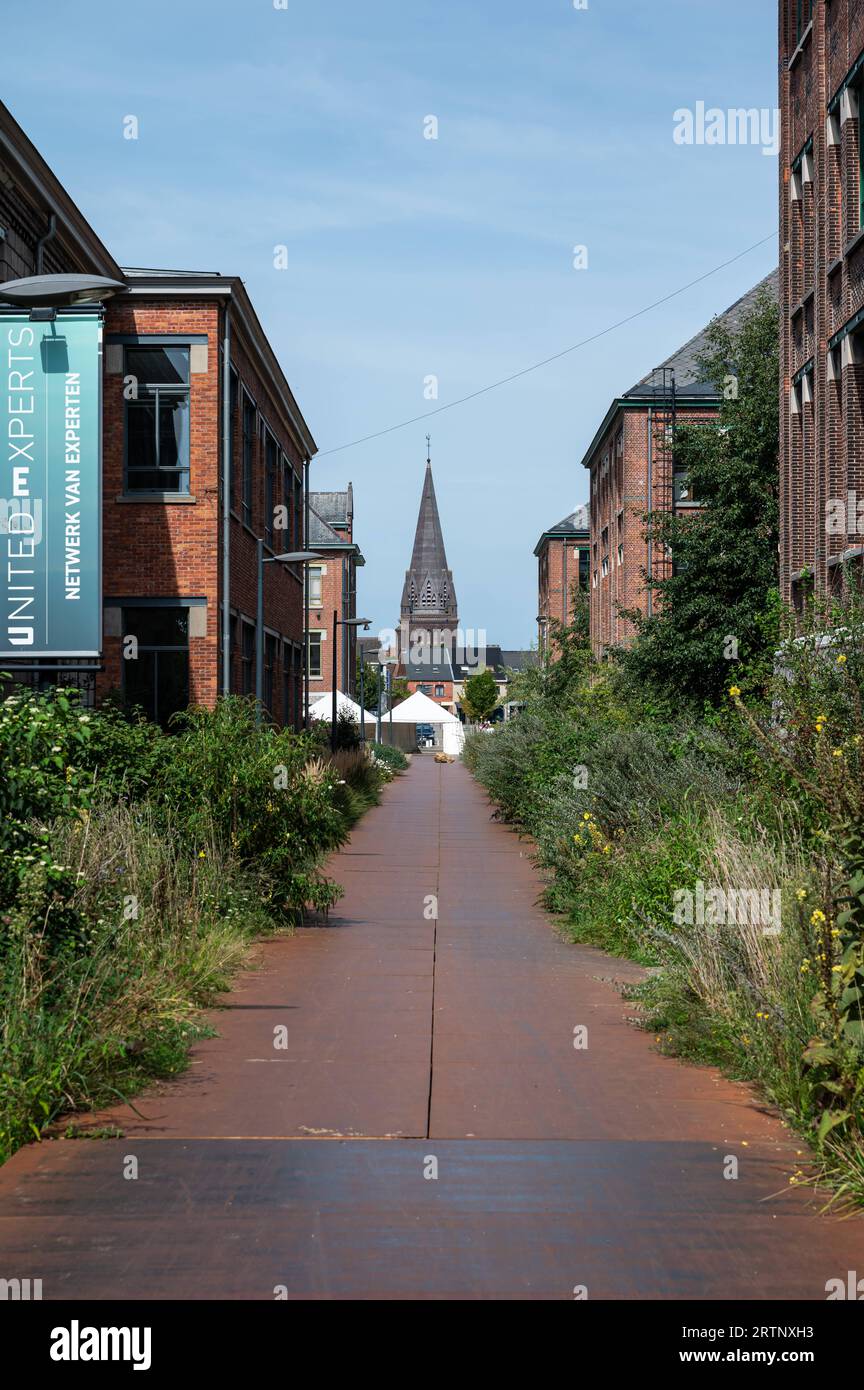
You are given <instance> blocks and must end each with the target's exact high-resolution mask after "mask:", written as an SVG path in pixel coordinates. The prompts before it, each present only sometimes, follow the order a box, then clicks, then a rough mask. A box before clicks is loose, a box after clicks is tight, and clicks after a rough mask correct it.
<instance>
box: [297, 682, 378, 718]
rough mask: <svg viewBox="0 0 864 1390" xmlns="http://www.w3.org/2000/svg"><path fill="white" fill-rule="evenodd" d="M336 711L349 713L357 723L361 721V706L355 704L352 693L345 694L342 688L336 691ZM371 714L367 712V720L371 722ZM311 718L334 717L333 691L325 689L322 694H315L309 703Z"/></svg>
mask: <svg viewBox="0 0 864 1390" xmlns="http://www.w3.org/2000/svg"><path fill="white" fill-rule="evenodd" d="M336 711H337V714H347V715H348V717H349V719H353V720H354V722H355V723H356V724H359V723H360V706H359V705H358V704H355V702H354V701H353V700H352V699H351V697H350V695H343V693H342V691H341V690H337V691H336ZM370 717H371V716H370V715H369V714H368V712H367V715H366V722H367V723H368V722H369V719H370ZM309 718H310V719H324V720H328V721H329V720H330V719H332V718H333V692H332V690H327V691H324V692H323V693H322V694H320V695H317V694H316V695H314V696H312V697H311V699H310V703H309Z"/></svg>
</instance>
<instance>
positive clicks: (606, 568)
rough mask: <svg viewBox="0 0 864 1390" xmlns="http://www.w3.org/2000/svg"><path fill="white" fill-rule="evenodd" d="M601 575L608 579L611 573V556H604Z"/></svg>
mask: <svg viewBox="0 0 864 1390" xmlns="http://www.w3.org/2000/svg"><path fill="white" fill-rule="evenodd" d="M600 573H601V574H602V576H603V578H604V579H605V578H606V575H607V574H608V573H609V556H608V555H604V556H603V559H602V560H601V561H600Z"/></svg>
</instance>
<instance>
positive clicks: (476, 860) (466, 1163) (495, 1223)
mask: <svg viewBox="0 0 864 1390" xmlns="http://www.w3.org/2000/svg"><path fill="white" fill-rule="evenodd" d="M331 867H332V871H333V872H334V873H335V875H336V877H337V878H338V879H339V880H340V881H341V883H342V884H343V886H344V888H345V897H344V899H343V900H342V902H341V903H340V904H339V906H338V909H337V911H336V913H335V914H334V916H332V917H331V920H330V922H329V924H328V925H327V926H326V927H309V928H306V929H303V930H301V931H298V932H297V934H296V935H295V936H294V937H292V938H290V939H284V940H277V941H270V942H265V943H264V944H263V945H262V946H261V947H260V951H259V965H260V969H258V970H257V971H253V972H249V973H247V974H244V976H243V977H242V978H241V979H240V980H239V981H238V983H237V986H236V988H235V989H234V991H233V992H232V993H231V994H230V995H229V996H227V998H226V1007H225V1008H224V1009H220V1010H218V1011H215V1012H214V1024H215V1026H216V1028H217V1029H218V1036H217V1037H214V1038H212V1039H209V1040H207V1041H205V1042H202V1043H200V1044H199V1045H197V1046H196V1048H195V1050H194V1054H193V1061H192V1066H191V1068H190V1070H189V1071H188V1073H187V1074H186V1075H185V1076H184V1077H182V1078H181V1079H179V1080H178V1081H177V1082H176V1083H172V1084H171V1085H170V1086H169V1087H167V1088H164V1089H160V1090H158V1091H152V1092H150V1093H149V1094H147V1095H145V1096H144V1097H142V1098H141V1099H140V1100H139V1101H137V1102H136V1108H137V1111H139V1112H140V1114H138V1113H135V1112H134V1111H133V1110H131V1109H130V1108H129V1107H128V1106H122V1107H118V1108H117V1109H115V1110H114V1111H112V1112H111V1113H110V1115H108V1116H107V1117H106V1116H101V1117H100V1119H99V1123H100V1125H103V1126H104V1125H105V1124H114V1125H119V1126H121V1127H122V1130H123V1137H122V1138H120V1139H99V1140H94V1141H92V1142H87V1141H84V1140H58V1141H54V1142H44V1143H42V1144H41V1145H33V1146H31V1147H30V1148H28V1149H25V1150H22V1151H21V1152H19V1153H18V1154H17V1155H16V1156H15V1157H14V1158H13V1159H11V1161H10V1162H9V1163H8V1164H7V1165H6V1166H5V1167H4V1168H3V1169H0V1263H2V1268H0V1273H2V1274H3V1275H4V1276H5V1277H10V1276H12V1275H14V1276H15V1277H18V1278H22V1279H23V1278H27V1277H29V1278H39V1279H41V1280H42V1287H43V1297H44V1298H46V1299H50V1298H67V1297H73V1298H74V1297H78V1298H97V1299H100V1298H101V1299H132V1298H143V1299H148V1298H197V1299H201V1298H204V1299H206V1298H219V1297H221V1298H249V1299H273V1298H274V1297H280V1296H282V1297H286V1296H287V1297H288V1298H298V1299H302V1298H307V1299H328V1298H379V1299H380V1298H384V1299H401V1298H432V1299H435V1298H454V1299H456V1298H458V1299H461V1298H481V1299H499V1298H500V1299H511V1298H512V1299H524V1298H544V1299H573V1298H574V1296H580V1294H581V1291H583V1290H584V1291H585V1293H587V1297H588V1298H589V1299H594V1298H623V1299H679V1298H699V1299H713V1298H741V1299H754V1300H759V1299H769V1298H789V1299H792V1298H805V1299H815V1300H818V1299H824V1298H825V1296H826V1293H825V1285H826V1282H827V1281H828V1280H829V1279H833V1278H841V1279H844V1280H845V1278H846V1275H847V1271H849V1270H856V1269H859V1268H860V1267H861V1262H862V1258H864V1222H862V1221H861V1220H859V1219H854V1220H850V1221H846V1222H841V1221H838V1220H836V1219H834V1218H830V1217H825V1216H819V1215H818V1214H817V1213H816V1212H815V1210H814V1208H813V1207H812V1206H811V1205H810V1204H809V1203H808V1198H807V1194H806V1193H805V1192H804V1191H802V1190H800V1189H798V1188H796V1187H794V1186H790V1185H789V1181H788V1179H789V1174H790V1173H791V1172H792V1171H793V1169H794V1168H795V1166H796V1149H800V1147H801V1146H800V1145H796V1143H795V1141H794V1138H790V1136H789V1134H788V1133H787V1132H786V1131H785V1130H784V1128H783V1127H782V1126H781V1124H780V1123H779V1121H778V1120H777V1119H776V1118H774V1117H773V1116H771V1115H769V1114H768V1113H766V1112H765V1111H764V1110H763V1109H761V1108H760V1107H759V1106H758V1105H757V1103H756V1102H755V1101H754V1099H753V1097H752V1096H751V1094H750V1093H749V1092H748V1090H747V1089H746V1088H744V1087H742V1086H738V1085H735V1084H733V1083H731V1082H728V1081H725V1080H723V1079H722V1078H721V1077H719V1076H718V1075H717V1074H716V1073H714V1072H712V1071H708V1070H704V1069H700V1068H694V1067H690V1066H686V1065H683V1064H681V1063H679V1062H677V1061H674V1060H671V1059H668V1058H664V1057H662V1056H661V1055H660V1054H659V1053H658V1052H657V1051H656V1049H655V1047H654V1044H653V1039H652V1038H651V1037H648V1036H646V1035H645V1034H644V1033H641V1032H640V1031H638V1030H637V1029H635V1028H632V1027H630V1026H628V1025H627V1023H626V1021H625V1014H626V1012H627V1005H626V1004H625V1003H624V1002H623V1001H622V999H621V996H620V993H619V992H618V991H617V990H616V989H615V988H614V987H613V985H612V983H611V977H614V978H615V979H622V978H626V977H627V976H628V975H632V973H633V971H632V967H630V966H628V965H626V964H623V963H621V962H617V961H612V960H610V959H609V958H608V957H605V956H603V955H601V954H600V953H599V952H596V951H593V950H589V949H583V948H580V947H574V946H568V945H565V944H564V943H563V942H561V941H560V940H559V939H558V938H557V936H556V934H555V932H554V930H553V928H552V926H551V924H550V922H549V919H548V918H547V917H546V916H545V915H544V914H543V912H542V911H541V910H540V909H539V908H538V907H537V906H536V899H537V894H538V888H539V882H538V878H537V874H536V872H535V870H534V869H533V867H532V865H531V863H530V860H529V859H528V857H527V850H526V849H525V848H524V846H522V845H521V843H520V841H519V840H518V839H517V837H516V836H515V835H513V834H512V833H511V832H510V831H508V830H507V829H505V828H504V827H502V826H500V825H498V824H496V823H495V822H494V821H492V820H491V819H490V808H489V805H488V803H487V801H486V799H485V797H484V795H483V793H482V792H481V791H480V789H479V788H478V787H477V786H476V784H475V783H474V782H473V781H472V779H471V777H470V776H469V774H468V773H467V771H466V770H465V769H464V768H463V767H462V766H461V765H459V764H455V765H451V766H446V765H444V766H442V765H438V764H435V763H434V762H433V761H432V760H431V758H418V759H416V760H415V763H414V766H413V767H412V768H411V770H410V772H408V773H407V774H406V775H405V776H404V777H402V778H400V779H397V781H396V782H394V783H393V784H392V785H391V786H390V787H389V788H388V789H387V791H386V792H385V795H384V800H383V802H382V804H381V806H380V807H378V808H376V809H375V810H373V811H371V812H370V813H369V814H368V815H367V816H366V817H365V818H364V819H363V821H362V822H361V823H360V825H359V826H358V827H357V828H356V830H355V832H354V834H353V836H352V838H351V841H350V844H349V845H348V846H347V847H346V848H345V849H344V850H343V851H342V852H341V853H340V854H339V855H337V856H336V857H335V859H334V861H333V863H332V866H331ZM436 909H437V911H436ZM574 1044H575V1045H574Z"/></svg>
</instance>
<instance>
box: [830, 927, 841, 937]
mask: <svg viewBox="0 0 864 1390" xmlns="http://www.w3.org/2000/svg"><path fill="white" fill-rule="evenodd" d="M831 935H832V936H839V935H840V928H839V927H832V928H831Z"/></svg>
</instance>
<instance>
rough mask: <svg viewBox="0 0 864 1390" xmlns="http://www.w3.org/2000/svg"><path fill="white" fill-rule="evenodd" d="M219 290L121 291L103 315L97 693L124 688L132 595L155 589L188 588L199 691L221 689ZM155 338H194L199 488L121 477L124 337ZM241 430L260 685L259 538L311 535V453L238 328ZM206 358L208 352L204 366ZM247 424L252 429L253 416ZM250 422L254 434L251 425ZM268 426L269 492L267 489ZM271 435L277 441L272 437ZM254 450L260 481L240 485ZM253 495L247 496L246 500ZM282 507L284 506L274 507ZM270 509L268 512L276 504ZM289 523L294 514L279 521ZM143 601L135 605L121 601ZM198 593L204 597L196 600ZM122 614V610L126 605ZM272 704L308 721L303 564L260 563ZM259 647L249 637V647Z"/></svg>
mask: <svg viewBox="0 0 864 1390" xmlns="http://www.w3.org/2000/svg"><path fill="white" fill-rule="evenodd" d="M225 312H226V311H225V309H224V303H223V301H222V299H216V298H208V297H207V291H206V289H205V290H204V291H203V297H200V298H199V297H197V296H190V298H189V299H188V300H184V299H179V300H175V299H172V300H169V301H160V300H159V299H157V298H154V299H152V300H151V299H149V298H147V299H145V300H142V301H141V302H138V301H130V300H127V299H126V298H125V297H122V298H120V299H118V300H114V301H111V302H110V303H109V305H108V307H107V315H106V323H105V348H106V351H105V368H106V370H105V381H104V408H103V440H104V443H103V489H104V492H103V559H104V578H103V585H104V592H105V599H106V622H105V646H104V654H103V656H104V670H103V671H102V673H100V675H99V677H98V678H97V683H96V693H97V698H99V697H102V696H104V695H105V694H107V693H109V692H122V691H123V689H124V685H125V676H126V674H127V672H126V670H125V669H124V664H123V655H122V653H123V650H124V642H126V647H127V649H128V641H126V639H128V637H129V636H130V635H134V633H132V632H131V628H133V627H134V607H135V606H140V605H141V604H142V603H143V601H144V600H146V599H149V598H152V599H154V600H157V601H159V602H165V601H167V600H169V599H183V600H189V601H190V603H191V605H192V606H191V607H190V610H189V612H190V622H189V642H188V646H189V700H190V703H191V704H200V705H204V706H207V707H212V706H213V705H214V704H215V701H216V698H217V696H218V694H219V693H220V690H221V667H220V653H221V647H222V643H221V617H220V614H221V602H222V545H221V532H222V519H221V495H222V467H223V460H222V442H221V441H222V401H223V389H222V347H221V344H222V337H223V333H224V315H225ZM130 338H132V339H134V340H135V341H136V342H137V343H138V344H141V345H146V344H152V345H158V344H160V343H161V342H163V341H165V340H166V339H171V340H185V341H187V342H188V343H189V344H192V343H194V344H195V345H196V348H197V349H198V357H199V361H198V364H197V365H198V366H199V367H203V370H193V371H192V372H191V373H190V378H189V382H190V400H189V491H188V495H185V494H184V495H178V496H177V497H168V496H165V495H162V496H160V497H159V498H158V499H156V498H150V497H148V496H147V495H146V494H140V495H136V494H134V493H131V492H130V491H129V490H128V489H127V488H125V482H124V454H125V446H124V430H125V412H126V403H125V400H124V382H125V381H126V377H125V376H124V370H123V366H122V358H121V357H120V356H115V357H113V358H112V353H111V349H112V348H114V349H116V350H117V352H118V353H119V352H122V349H123V347H124V346H125V345H128V340H129V339H130ZM230 357H231V368H232V376H233V378H234V385H233V386H232V392H231V398H232V407H233V408H232V410H231V440H232V460H233V468H232V497H231V547H230V555H231V558H230V565H231V616H232V641H231V690H232V693H235V694H240V695H251V694H252V693H254V678H255V672H254V628H255V622H256V606H257V538H258V537H259V536H260V537H262V538H265V537H266V538H267V541H266V544H265V546H264V555H265V557H270V556H273V555H275V554H278V553H279V552H280V551H282V552H284V551H292V550H297V549H299V548H300V547H301V545H302V534H303V532H302V510H303V493H302V488H303V453H302V445H301V442H300V441H298V439H297V438H296V436H295V434H294V432H293V430H292V429H291V427H290V424H289V423H288V422H287V421H286V419H285V416H284V409H283V407H282V405H281V403H280V401H279V400H278V399H277V398H276V393H275V392H274V391H273V390H272V388H270V387H268V385H267V383H266V381H265V379H264V373H263V371H262V367H261V364H260V362H259V361H258V360H257V354H256V352H255V349H254V347H253V345H251V344H250V342H249V341H248V339H244V337H243V336H242V335H241V334H239V333H238V332H237V331H236V330H235V331H234V333H233V335H232V341H231V348H230ZM205 364H206V365H205ZM250 424H251V429H247V426H248V425H250ZM244 430H245V431H246V433H247V434H248V436H249V437H248V439H247V438H244ZM268 439H269V440H270V441H271V444H270V451H271V452H270V456H269V457H270V463H271V468H272V465H273V463H274V462H275V470H273V471H274V474H275V476H274V478H273V483H272V493H271V495H270V496H268V485H267V465H268ZM274 444H275V449H274V447H273V446H274ZM247 449H248V453H249V472H250V480H251V487H247V486H245V485H244V470H245V467H246V464H245V459H246V456H247ZM246 501H248V504H249V505H248V507H246V506H245V505H244V503H245V502H246ZM279 507H282V508H284V514H283V513H278V514H277V512H276V509H277V508H279ZM270 516H273V517H274V522H273V523H269V522H268V517H270ZM283 520H284V521H285V522H286V525H285V526H284V527H280V526H279V525H278V524H276V523H279V522H282V521H283ZM124 598H130V599H132V600H134V604H133V605H132V607H127V606H126V605H124V603H123V602H122V600H123V599H124ZM193 601H194V602H193ZM124 615H125V616H124ZM264 632H265V646H264V652H265V662H264V666H265V705H266V707H267V709H268V712H269V713H270V714H271V716H272V717H273V718H274V719H275V720H276V721H277V722H278V723H296V722H299V705H300V702H301V700H302V696H301V693H300V689H299V687H300V684H301V683H302V644H303V571H302V568H301V566H299V565H290V566H289V565H280V564H275V563H266V564H265V566H264ZM250 647H251V648H252V651H251V656H250Z"/></svg>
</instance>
